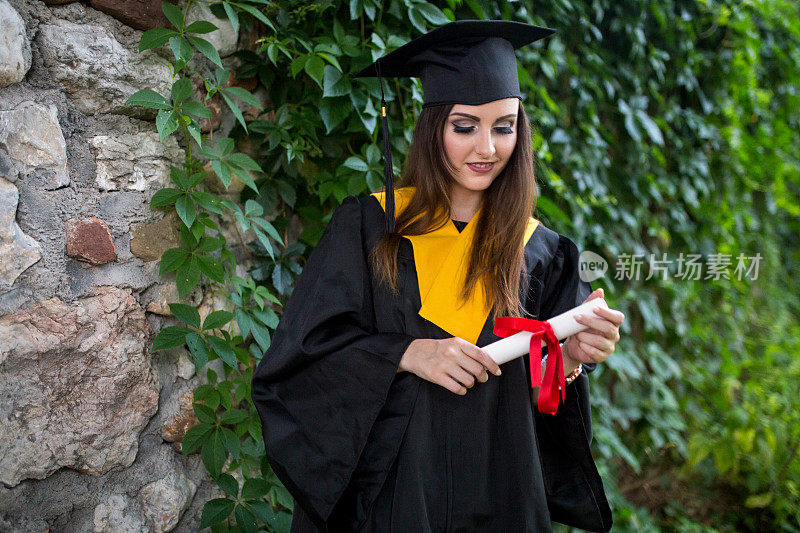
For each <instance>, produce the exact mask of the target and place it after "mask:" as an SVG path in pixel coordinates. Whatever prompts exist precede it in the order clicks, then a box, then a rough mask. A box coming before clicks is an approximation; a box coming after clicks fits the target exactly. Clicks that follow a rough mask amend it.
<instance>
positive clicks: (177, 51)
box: [169, 36, 194, 71]
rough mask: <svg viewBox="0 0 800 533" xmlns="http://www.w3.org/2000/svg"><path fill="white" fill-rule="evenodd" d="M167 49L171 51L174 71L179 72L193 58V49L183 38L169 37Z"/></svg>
mask: <svg viewBox="0 0 800 533" xmlns="http://www.w3.org/2000/svg"><path fill="white" fill-rule="evenodd" d="M169 47H170V49H172V55H174V56H175V60H176V62H175V70H176V71H179V70H181V69H182V68H183V67H184V66H185V65H186V63H188V62H189V61H191V60H192V58H193V57H194V49H193V48H192V47H191V45H190V44H189V41H187V40H186V38H185V37H180V36H176V37H170V39H169Z"/></svg>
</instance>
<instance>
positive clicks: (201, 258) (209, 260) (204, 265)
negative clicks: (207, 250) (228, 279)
mask: <svg viewBox="0 0 800 533" xmlns="http://www.w3.org/2000/svg"><path fill="white" fill-rule="evenodd" d="M197 263H198V266H199V267H200V272H202V273H203V274H205V275H206V276H208V278H209V279H212V280H214V281H216V282H217V283H224V282H225V268H224V267H223V266H222V263H220V262H219V260H217V259H215V258H213V257H210V256H208V255H198V256H197Z"/></svg>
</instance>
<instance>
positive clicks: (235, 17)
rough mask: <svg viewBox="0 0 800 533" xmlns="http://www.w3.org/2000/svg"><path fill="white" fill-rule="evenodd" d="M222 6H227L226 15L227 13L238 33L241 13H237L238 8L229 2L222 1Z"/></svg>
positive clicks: (234, 29)
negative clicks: (234, 7)
mask: <svg viewBox="0 0 800 533" xmlns="http://www.w3.org/2000/svg"><path fill="white" fill-rule="evenodd" d="M222 7H223V8H225V15H227V17H228V20H229V21H231V26H233V33H238V32H239V15H238V14H237V13H236V10H235V9H233V8H232V7H231V5H230V4H229V3H228V2H222Z"/></svg>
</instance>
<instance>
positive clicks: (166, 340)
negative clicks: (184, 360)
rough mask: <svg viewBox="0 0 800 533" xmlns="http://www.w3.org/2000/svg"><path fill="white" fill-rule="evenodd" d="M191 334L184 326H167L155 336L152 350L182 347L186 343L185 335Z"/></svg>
mask: <svg viewBox="0 0 800 533" xmlns="http://www.w3.org/2000/svg"><path fill="white" fill-rule="evenodd" d="M191 332H192V330H190V329H189V328H187V327H185V326H167V327H165V328H164V329H162V330H161V331H159V332H158V335H156V338H155V339H154V340H153V349H154V350H166V349H169V348H175V347H177V346H183V345H184V344H185V343H186V335H188V334H189V333H191Z"/></svg>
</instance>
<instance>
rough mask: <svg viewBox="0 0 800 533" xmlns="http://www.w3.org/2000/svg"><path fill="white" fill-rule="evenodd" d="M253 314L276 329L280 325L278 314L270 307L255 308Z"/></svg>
mask: <svg viewBox="0 0 800 533" xmlns="http://www.w3.org/2000/svg"><path fill="white" fill-rule="evenodd" d="M253 314H254V315H255V316H256V318H258V319H259V320H260V321H261V322H262V323H263V324H264V325H266V326H268V327H270V328H272V329H275V328H277V327H278V321H279V318H278V315H277V314H276V313H275V311H273V310H272V309H270V308H269V307H265V308H264V309H255V310H253Z"/></svg>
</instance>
